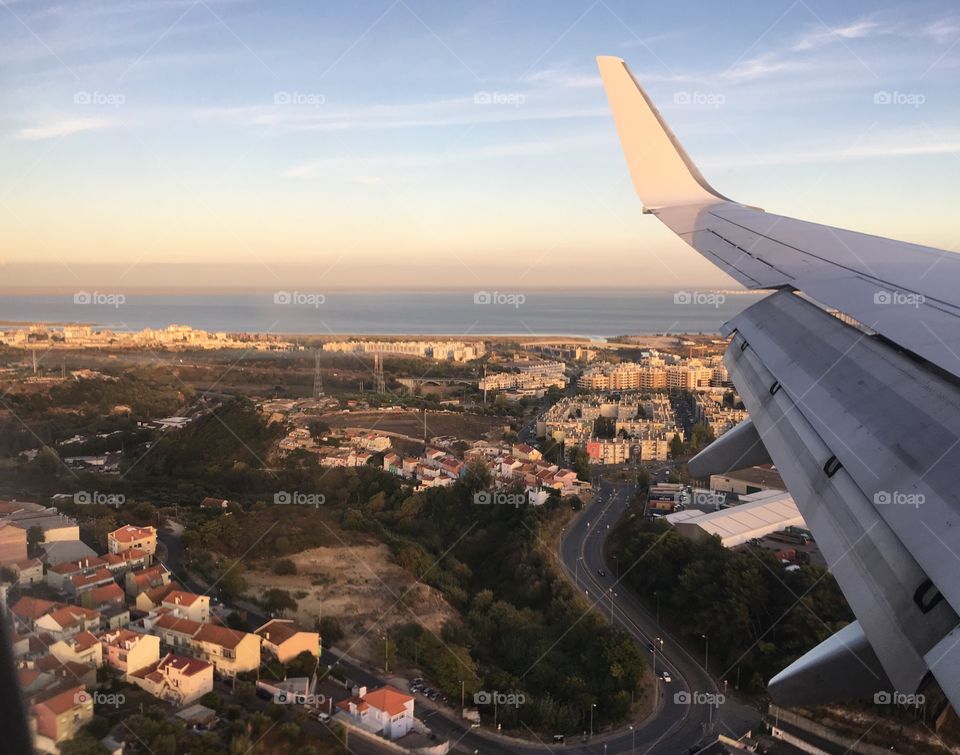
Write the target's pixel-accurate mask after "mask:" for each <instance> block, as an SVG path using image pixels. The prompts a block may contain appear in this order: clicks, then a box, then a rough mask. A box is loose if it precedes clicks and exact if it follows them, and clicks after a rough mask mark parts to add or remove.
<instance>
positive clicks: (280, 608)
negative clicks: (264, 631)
mask: <svg viewBox="0 0 960 755" xmlns="http://www.w3.org/2000/svg"><path fill="white" fill-rule="evenodd" d="M261 602H262V603H263V607H264V608H265V609H266V610H267V611H270V612H271V613H276V614H280V615H281V616H282V615H283V614H284V613H286V612H287V611H296V610H297V601H296V600H294V599H293V596H292V595H291V594H290V593H289V592H287V591H286V590H281V589H279V588H276V587H271V588H270V589H269V590H267V591H266V592H264V593H263V598H262V600H261Z"/></svg>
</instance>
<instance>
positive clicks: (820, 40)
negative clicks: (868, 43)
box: [793, 19, 886, 51]
mask: <svg viewBox="0 0 960 755" xmlns="http://www.w3.org/2000/svg"><path fill="white" fill-rule="evenodd" d="M885 31H886V30H885V29H884V28H883V27H882V26H880V24H878V23H877V22H876V21H868V20H867V19H860V20H857V21H852V22H850V23H849V24H847V25H846V26H835V27H833V28H830V27H827V26H824V25H823V24H820V25H819V27H818V28H815V29H812V30H810V31H808V32H807V33H806V34H804V35H803V36H801V37H800V39H798V40H797V41H796V42H795V43H794V45H793V49H794V50H796V51H803V50H815V49H816V48H818V47H823V46H824V45H829V44H832V43H833V42H840V41H843V40H848V39H863V38H864V37H869V36H872V35H874V34H879V33H885Z"/></svg>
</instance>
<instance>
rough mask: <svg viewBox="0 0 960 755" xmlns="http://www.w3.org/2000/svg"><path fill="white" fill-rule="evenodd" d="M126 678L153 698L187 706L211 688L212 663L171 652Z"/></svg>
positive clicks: (210, 690)
mask: <svg viewBox="0 0 960 755" xmlns="http://www.w3.org/2000/svg"><path fill="white" fill-rule="evenodd" d="M129 678H130V681H132V682H133V683H134V684H136V685H138V686H139V687H142V688H143V689H145V690H146V691H147V692H149V693H150V694H151V695H153V696H154V697H159V698H160V699H161V700H166V701H168V702H171V703H173V704H174V705H178V706H180V705H189V704H190V703H192V702H195V701H196V700H199V699H200V698H201V697H203V696H204V695H205V694H207V693H208V692H212V691H213V665H212V664H210V663H207V662H206V661H201V660H199V659H197V658H187V657H186V656H182V655H174V654H173V653H168V654H167V655H165V656H164V657H163V659H162V660H159V661H157V662H155V663H153V664H151V665H149V666H147V667H146V668H143V669H141V670H140V671H137V672H136V673H134V674H131V675H130V677H129Z"/></svg>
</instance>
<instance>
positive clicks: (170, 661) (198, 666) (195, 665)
mask: <svg viewBox="0 0 960 755" xmlns="http://www.w3.org/2000/svg"><path fill="white" fill-rule="evenodd" d="M168 666H169V667H170V668H172V669H174V670H176V671H178V672H180V673H181V674H184V675H186V676H193V675H194V674H199V673H200V672H201V671H205V670H206V669H208V668H210V664H209V663H207V662H206V661H201V660H198V659H197V658H187V657H186V656H183V655H174V654H173V653H170V654H169V655H168V656H167V657H166V658H164V659H163V660H162V661H160V663H159V664H158V665H157V670H158V671H162V670H163V669H165V668H167V667H168Z"/></svg>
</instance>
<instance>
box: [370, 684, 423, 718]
mask: <svg viewBox="0 0 960 755" xmlns="http://www.w3.org/2000/svg"><path fill="white" fill-rule="evenodd" d="M363 699H364V702H366V703H367V704H369V705H371V706H372V707H374V708H376V709H377V710H382V711H385V712H386V713H389V714H390V715H391V716H398V715H400V714H401V713H403V712H404V711H406V709H407V708H406V704H407V703H408V702H411V701H412V700H413V698H412V697H411V696H410V695H405V694H403V692H400V691H399V690H395V689H394V688H393V687H381V688H380V689H375V690H373V692H368V693H367V694H365V695H364V696H363Z"/></svg>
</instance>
